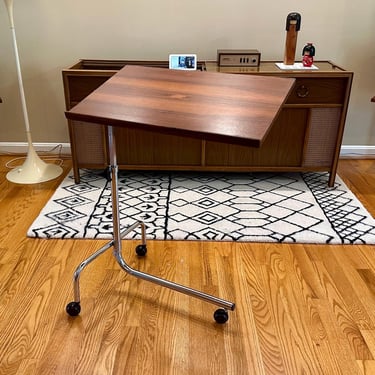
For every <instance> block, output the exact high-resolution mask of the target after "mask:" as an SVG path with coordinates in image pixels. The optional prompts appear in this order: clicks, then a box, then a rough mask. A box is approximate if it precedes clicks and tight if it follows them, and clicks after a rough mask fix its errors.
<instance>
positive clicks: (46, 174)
mask: <svg viewBox="0 0 375 375" xmlns="http://www.w3.org/2000/svg"><path fill="white" fill-rule="evenodd" d="M4 1H5V5H6V7H7V10H8V15H9V22H10V29H11V31H12V38H13V46H14V53H15V57H16V65H17V76H18V85H19V90H20V95H21V102H22V110H23V117H24V121H25V127H26V135H27V142H28V152H27V157H26V160H25V162H24V163H23V165H22V166H20V167H16V168H14V169H12V170H11V171H10V172H8V174H7V179H8V180H9V181H11V182H15V183H18V184H36V183H39V182H45V181H49V180H52V179H54V178H56V177H58V176H60V175H61V173H62V168H61V167H60V166H58V165H56V164H47V163H45V162H44V161H43V160H41V159H40V158H39V156H38V155H37V153H36V152H35V149H34V146H33V143H32V140H31V133H30V124H29V118H28V114H27V107H26V99H25V92H24V89H23V82H22V74H21V66H20V60H19V55H18V47H17V40H16V31H15V28H14V21H13V0H4Z"/></svg>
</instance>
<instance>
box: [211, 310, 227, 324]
mask: <svg viewBox="0 0 375 375" xmlns="http://www.w3.org/2000/svg"><path fill="white" fill-rule="evenodd" d="M214 319H215V321H216V323H219V324H224V323H226V322H227V321H228V319H229V316H228V311H227V310H224V309H217V310H216V311H215V313H214Z"/></svg>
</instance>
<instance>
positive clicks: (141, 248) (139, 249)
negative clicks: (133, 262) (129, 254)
mask: <svg viewBox="0 0 375 375" xmlns="http://www.w3.org/2000/svg"><path fill="white" fill-rule="evenodd" d="M135 252H136V253H137V255H138V256H140V257H144V256H145V255H146V254H147V247H146V245H138V246H137V247H136V248H135Z"/></svg>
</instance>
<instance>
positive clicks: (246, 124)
mask: <svg viewBox="0 0 375 375" xmlns="http://www.w3.org/2000/svg"><path fill="white" fill-rule="evenodd" d="M293 84H294V79H292V78H279V77H265V76H239V75H232V74H221V73H210V72H205V73H202V72H200V71H179V70H168V69H164V68H150V67H142V66H131V65H127V66H125V67H124V68H123V69H122V70H120V71H119V72H118V73H116V74H115V75H114V76H113V77H111V78H110V79H109V80H108V81H106V82H105V83H104V84H103V85H102V86H100V87H99V88H98V89H96V90H95V91H94V92H92V93H91V94H90V95H89V96H87V97H86V98H85V99H84V100H83V101H81V102H80V103H79V104H77V105H76V106H75V107H73V108H72V109H71V110H69V111H67V112H65V115H66V117H67V118H68V119H71V120H78V121H84V122H87V123H91V124H102V125H105V126H106V136H107V142H108V148H109V154H110V158H109V159H110V165H109V167H108V171H109V176H108V178H110V180H111V194H112V215H113V239H112V240H111V241H109V242H108V243H107V244H105V245H104V246H103V247H101V248H100V249H99V250H97V251H96V252H95V253H94V254H92V255H91V256H90V257H88V258H87V259H85V260H84V261H83V262H82V263H81V264H80V265H79V266H78V267H77V268H76V270H75V272H74V276H73V281H74V301H73V302H70V303H69V304H68V305H67V306H66V311H67V313H68V314H69V315H71V316H76V315H78V314H79V313H80V311H81V306H80V300H81V299H80V288H79V277H80V274H81V272H82V270H83V269H84V268H85V267H86V266H87V265H88V264H89V263H91V262H92V261H93V260H95V259H96V258H97V257H98V256H99V255H101V254H102V253H104V252H105V251H106V250H108V249H110V248H113V254H114V256H115V258H116V260H117V262H118V264H119V265H120V267H121V268H122V269H123V270H124V271H125V272H127V273H129V274H130V275H133V276H135V277H137V278H140V279H143V280H146V281H150V282H153V283H155V284H158V285H161V286H163V287H167V288H170V289H173V290H175V291H178V292H181V293H184V294H187V295H189V296H192V297H196V298H200V299H202V300H204V301H206V302H209V303H212V304H214V305H216V306H219V307H220V308H219V309H218V310H216V311H215V313H214V318H215V320H216V322H218V323H225V322H226V321H227V320H228V310H234V308H235V304H234V303H233V302H230V301H226V300H223V299H221V298H218V297H214V296H211V295H208V294H206V293H203V292H200V291H198V290H195V289H191V288H189V287H186V286H183V285H180V284H176V283H174V282H171V281H168V280H165V279H161V278H159V277H156V276H153V275H150V274H147V273H143V272H140V271H138V270H135V269H133V268H131V267H130V266H129V265H128V264H127V263H126V261H125V260H124V258H123V256H122V242H121V241H122V238H124V236H126V235H127V234H128V233H130V232H132V231H133V230H135V229H136V228H137V227H141V233H142V235H141V244H140V245H138V246H137V247H136V253H137V254H138V255H139V256H144V255H146V252H147V247H146V235H145V225H144V223H143V222H141V221H138V222H135V223H134V224H133V225H131V226H130V227H129V228H127V229H125V230H123V231H121V229H120V217H119V198H118V177H117V173H118V166H117V160H116V142H115V129H114V128H116V127H127V128H135V127H137V128H142V129H145V130H152V131H157V132H164V133H168V134H177V135H184V136H188V137H200V138H202V137H204V139H207V140H213V141H218V142H220V141H225V142H233V143H238V144H246V145H252V146H254V147H261V145H262V142H263V140H264V139H265V138H266V136H267V133H268V131H269V130H270V128H271V127H272V124H273V121H274V119H275V118H276V116H277V114H278V113H279V111H280V109H281V106H282V105H283V103H284V102H285V100H286V98H287V96H288V94H289V92H290V90H291V88H292V87H293ZM144 152H147V150H144Z"/></svg>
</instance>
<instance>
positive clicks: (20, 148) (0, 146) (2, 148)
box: [0, 142, 71, 155]
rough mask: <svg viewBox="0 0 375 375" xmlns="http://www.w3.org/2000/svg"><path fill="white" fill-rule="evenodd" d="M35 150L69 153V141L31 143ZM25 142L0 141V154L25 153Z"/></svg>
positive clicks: (26, 146)
mask: <svg viewBox="0 0 375 375" xmlns="http://www.w3.org/2000/svg"><path fill="white" fill-rule="evenodd" d="M33 146H34V148H35V151H36V152H44V153H48V154H51V155H58V154H62V155H71V149H70V143H33ZM27 150H28V144H27V142H0V154H26V153H27Z"/></svg>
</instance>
